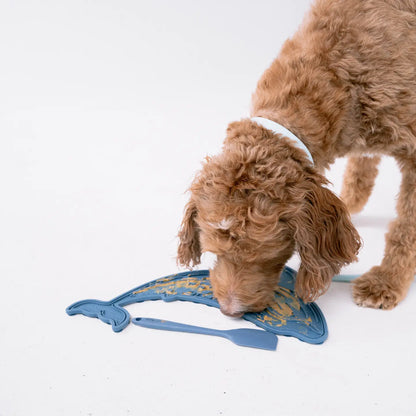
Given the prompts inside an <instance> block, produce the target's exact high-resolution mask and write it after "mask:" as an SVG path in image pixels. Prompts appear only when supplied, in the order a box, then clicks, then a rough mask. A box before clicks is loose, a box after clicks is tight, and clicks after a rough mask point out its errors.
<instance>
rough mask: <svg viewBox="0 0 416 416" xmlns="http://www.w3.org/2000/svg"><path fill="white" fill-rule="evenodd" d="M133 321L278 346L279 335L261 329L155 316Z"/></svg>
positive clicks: (239, 342) (245, 343) (247, 344)
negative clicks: (207, 325) (221, 326)
mask: <svg viewBox="0 0 416 416" xmlns="http://www.w3.org/2000/svg"><path fill="white" fill-rule="evenodd" d="M132 323H133V324H135V325H138V326H142V327H144V328H151V329H162V330H164V331H176V332H188V333H191V334H203V335H213V336H217V337H223V338H227V339H229V340H230V341H232V342H234V343H235V344H237V345H242V346H245V347H253V348H262V349H265V350H272V351H274V350H275V349H276V347H277V336H276V334H272V333H271V332H269V331H263V330H261V329H251V328H240V329H229V330H223V329H213V328H205V327H202V326H194V325H187V324H182V323H179V322H172V321H166V320H165V319H155V318H141V317H140V318H133V319H132Z"/></svg>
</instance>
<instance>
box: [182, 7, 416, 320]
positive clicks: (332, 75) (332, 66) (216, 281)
mask: <svg viewBox="0 0 416 416" xmlns="http://www.w3.org/2000/svg"><path fill="white" fill-rule="evenodd" d="M251 115H252V116H260V117H266V118H269V119H271V120H274V121H276V122H278V123H280V124H283V125H284V126H285V127H286V128H288V129H289V130H291V131H292V132H293V133H294V134H296V135H297V136H298V137H300V138H301V139H302V141H303V142H304V143H305V144H306V146H307V147H308V149H309V150H310V152H311V153H312V156H313V158H314V161H315V167H311V166H310V164H309V162H308V160H307V158H306V155H305V154H304V152H303V151H302V150H300V149H298V148H296V147H294V146H293V144H291V142H290V140H288V139H287V138H286V137H283V136H280V137H276V135H275V134H273V133H272V132H270V131H269V130H266V129H264V128H263V127H261V126H259V125H257V124H256V123H253V122H252V121H250V120H249V119H243V120H241V121H238V122H234V123H231V124H230V125H229V127H228V130H227V136H226V139H225V141H224V146H223V151H222V153H220V154H219V155H216V156H214V157H211V158H207V159H206V160H205V162H204V164H203V167H202V169H201V171H200V172H199V173H198V174H197V176H196V178H195V180H194V181H193V184H192V186H191V188H190V191H191V199H190V202H189V204H188V206H187V208H186V211H185V217H184V220H183V223H182V227H181V231H180V234H179V237H180V245H179V249H178V263H180V264H183V265H186V266H191V265H192V264H193V265H195V264H198V263H199V261H200V256H201V253H202V252H204V251H210V252H213V253H215V254H216V255H217V262H216V265H215V267H214V268H213V269H212V270H211V273H210V276H211V280H212V285H213V289H214V294H215V296H216V297H217V298H218V300H219V302H220V305H221V309H222V310H223V312H224V313H226V314H229V315H232V316H237V315H241V314H242V313H243V312H245V311H259V310H262V309H263V308H265V307H266V306H267V305H268V303H269V302H270V300H271V296H272V293H273V289H274V287H275V285H276V283H277V281H278V277H279V274H280V271H281V270H282V268H283V266H284V264H285V263H286V261H287V260H288V259H289V257H290V256H291V255H292V254H293V252H294V250H297V251H298V252H299V255H300V258H301V266H300V270H299V273H298V277H297V282H296V291H297V293H298V294H299V295H300V296H301V297H302V298H303V299H304V300H305V301H312V300H314V299H315V298H316V297H317V296H319V295H321V294H322V293H324V292H325V291H326V290H327V288H328V286H329V284H330V282H331V279H332V277H333V275H334V274H336V273H338V272H339V270H340V268H341V267H342V266H344V265H346V264H348V263H350V262H352V261H354V260H356V256H357V253H358V250H359V248H360V243H361V242H360V237H359V235H358V233H357V231H356V230H355V228H354V226H353V225H352V223H351V220H350V215H349V212H348V210H347V206H348V209H349V210H350V211H351V212H358V211H359V210H360V209H362V207H363V206H364V205H365V203H366V201H367V199H368V197H369V195H370V193H371V190H372V187H373V185H374V181H375V178H376V175H377V165H378V162H379V160H380V155H381V154H385V155H390V156H393V157H395V158H396V160H398V162H399V165H400V167H401V171H402V174H403V182H402V185H401V191H400V197H399V200H398V204H397V211H398V218H397V219H396V220H395V221H394V222H393V223H392V224H391V227H390V230H389V233H388V234H387V236H386V251H385V256H384V259H383V262H382V264H381V265H380V266H377V267H375V268H372V269H371V270H370V271H369V272H367V273H366V274H364V275H363V276H361V277H360V278H359V279H357V281H356V282H355V284H354V289H353V294H354V299H355V301H356V302H357V303H358V304H360V305H363V306H370V307H380V308H385V309H389V308H392V307H394V306H395V305H396V304H397V303H398V302H399V301H400V300H401V299H403V298H404V296H405V295H406V293H407V289H408V287H409V285H410V282H411V280H412V277H413V273H414V271H415V268H416V225H415V223H414V218H415V217H416V137H415V136H416V0H366V1H362V0H317V1H316V2H315V4H314V6H313V7H312V9H311V11H310V13H309V14H308V15H307V17H306V19H305V21H304V24H303V25H302V27H301V28H300V29H299V31H298V32H297V33H296V34H295V35H294V36H293V38H292V39H289V40H288V41H286V43H285V44H284V46H283V48H282V50H281V52H280V54H279V56H278V57H277V58H276V59H275V60H274V61H273V63H272V64H271V66H270V68H269V69H267V70H266V71H265V73H264V74H263V76H262V77H261V79H260V80H259V82H258V85H257V89H256V91H255V92H254V94H253V97H252V111H251ZM346 155H348V156H350V160H349V162H348V166H347V169H346V173H345V176H344V186H343V190H342V198H343V199H344V201H345V203H344V202H343V201H342V200H341V199H339V198H338V197H337V196H336V195H334V194H333V193H332V192H331V191H330V190H329V189H327V187H326V185H327V183H328V182H327V180H326V179H325V177H324V176H323V175H322V174H323V172H324V170H325V169H327V168H328V167H329V166H330V164H331V163H333V162H334V160H335V158H337V157H340V156H346ZM371 155H374V156H371Z"/></svg>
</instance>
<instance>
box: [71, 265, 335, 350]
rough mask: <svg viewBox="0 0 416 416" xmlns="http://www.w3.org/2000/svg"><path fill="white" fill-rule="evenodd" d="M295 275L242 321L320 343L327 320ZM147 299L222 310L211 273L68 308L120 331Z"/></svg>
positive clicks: (286, 275)
mask: <svg viewBox="0 0 416 416" xmlns="http://www.w3.org/2000/svg"><path fill="white" fill-rule="evenodd" d="M295 279H296V272H295V271H294V270H293V269H291V268H289V267H285V269H284V270H283V272H282V274H281V278H280V282H279V287H278V289H277V290H276V292H275V302H274V304H273V305H272V306H271V307H269V308H267V309H266V310H264V311H263V312H259V313H246V314H244V316H243V318H244V319H246V320H247V321H250V322H252V323H254V324H256V325H257V326H259V327H261V328H263V329H265V330H266V331H269V332H272V333H274V334H277V335H287V336H292V337H296V338H298V339H300V340H301V341H305V342H309V343H311V344H321V343H322V342H324V341H325V340H326V339H327V337H328V328H327V325H326V321H325V318H324V316H323V314H322V312H321V310H320V309H319V307H318V306H317V305H316V304H315V303H309V304H305V303H303V302H302V300H300V299H299V298H298V297H297V296H296V295H295V293H294V282H295ZM146 300H164V301H166V302H172V301H175V300H182V301H191V302H195V303H203V304H204V305H208V306H215V307H217V308H219V304H218V302H217V300H216V299H215V298H214V297H213V293H212V287H211V283H210V280H209V271H208V270H199V271H192V272H184V273H179V274H174V275H169V276H166V277H162V278H160V279H156V280H153V281H151V282H149V283H146V284H144V285H141V286H139V287H137V288H135V289H132V290H130V291H128V292H126V293H124V294H123V295H121V296H118V297H116V298H114V299H112V300H110V301H107V302H105V301H100V300H94V299H86V300H82V301H79V302H76V303H74V304H72V305H71V306H69V307H68V308H67V309H66V312H67V313H68V315H76V314H83V315H85V316H89V317H91V318H99V319H100V320H101V321H103V322H105V323H106V324H111V326H112V328H113V331H115V332H120V331H122V330H123V329H124V328H125V327H126V326H127V325H128V324H129V323H130V314H129V313H128V312H127V310H126V309H125V308H124V306H126V305H130V304H132V303H137V302H144V301H146Z"/></svg>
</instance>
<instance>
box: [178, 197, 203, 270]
mask: <svg viewBox="0 0 416 416" xmlns="http://www.w3.org/2000/svg"><path fill="white" fill-rule="evenodd" d="M197 213H198V211H197V207H196V204H195V202H194V200H193V199H192V198H191V200H190V201H189V202H188V204H187V205H186V207H185V214H184V217H183V220H182V224H181V228H180V231H179V234H178V237H179V247H178V256H177V263H178V264H180V265H182V266H186V267H191V266H192V265H194V266H195V265H197V264H199V263H200V262H201V246H200V242H199V227H198V224H197V223H196V221H195V218H196V215H197Z"/></svg>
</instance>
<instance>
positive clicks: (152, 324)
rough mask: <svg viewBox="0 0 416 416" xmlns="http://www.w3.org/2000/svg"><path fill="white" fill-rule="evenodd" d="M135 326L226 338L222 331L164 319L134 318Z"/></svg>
mask: <svg viewBox="0 0 416 416" xmlns="http://www.w3.org/2000/svg"><path fill="white" fill-rule="evenodd" d="M132 322H133V324H135V325H139V326H143V327H145V328H152V329H163V330H165V331H176V332H190V333H192V334H204V335H216V336H224V334H223V333H222V331H221V330H218V329H211V328H202V327H200V326H194V325H186V324H181V323H179V322H172V321H166V320H164V319H155V318H133V320H132Z"/></svg>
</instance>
